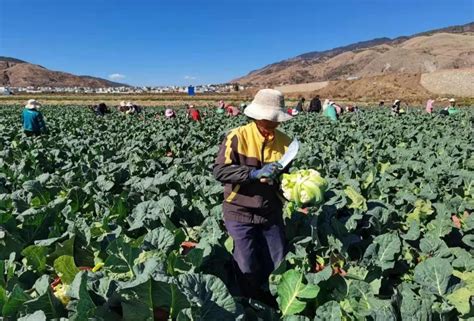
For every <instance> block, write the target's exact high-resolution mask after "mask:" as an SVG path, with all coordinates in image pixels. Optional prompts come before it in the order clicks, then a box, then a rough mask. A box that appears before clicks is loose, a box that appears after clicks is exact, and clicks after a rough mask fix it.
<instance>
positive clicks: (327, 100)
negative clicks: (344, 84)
mask: <svg viewBox="0 0 474 321" xmlns="http://www.w3.org/2000/svg"><path fill="white" fill-rule="evenodd" d="M329 103H330V100H329V99H326V100H324V104H323V113H324V112H325V111H326V109H327V108H328V107H329Z"/></svg>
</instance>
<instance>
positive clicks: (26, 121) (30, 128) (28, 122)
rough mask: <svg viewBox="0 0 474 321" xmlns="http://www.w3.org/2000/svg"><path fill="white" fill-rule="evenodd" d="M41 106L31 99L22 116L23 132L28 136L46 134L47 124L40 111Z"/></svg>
mask: <svg viewBox="0 0 474 321" xmlns="http://www.w3.org/2000/svg"><path fill="white" fill-rule="evenodd" d="M40 107H41V104H40V103H39V102H37V101H36V100H35V99H30V100H28V102H27V103H26V105H25V108H24V109H23V112H22V114H21V118H22V122H23V130H24V132H25V134H26V136H39V135H41V134H42V133H46V124H45V122H44V118H43V114H42V113H41V112H40V111H39V108H40Z"/></svg>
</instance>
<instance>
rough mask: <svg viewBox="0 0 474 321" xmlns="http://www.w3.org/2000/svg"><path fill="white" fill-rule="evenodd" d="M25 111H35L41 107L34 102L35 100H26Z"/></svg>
mask: <svg viewBox="0 0 474 321" xmlns="http://www.w3.org/2000/svg"><path fill="white" fill-rule="evenodd" d="M25 107H26V108H27V109H35V108H40V107H41V104H40V103H39V102H38V101H36V99H30V100H28V102H27V103H26V106H25Z"/></svg>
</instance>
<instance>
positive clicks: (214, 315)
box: [178, 274, 237, 321]
mask: <svg viewBox="0 0 474 321" xmlns="http://www.w3.org/2000/svg"><path fill="white" fill-rule="evenodd" d="M178 288H179V290H180V291H181V292H182V293H183V294H184V295H185V296H186V298H187V300H188V301H189V302H190V304H191V307H192V310H193V314H194V315H196V316H199V318H198V320H226V321H227V320H229V321H231V320H232V321H233V320H235V317H236V315H237V306H236V304H235V301H234V298H233V297H232V295H230V293H229V291H228V290H227V288H226V286H225V284H224V283H223V282H222V281H221V280H220V279H219V278H217V277H215V276H213V275H202V274H182V275H179V276H178Z"/></svg>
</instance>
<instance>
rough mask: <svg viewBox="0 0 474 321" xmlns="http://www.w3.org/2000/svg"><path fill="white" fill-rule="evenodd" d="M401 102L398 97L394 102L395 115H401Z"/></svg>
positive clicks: (393, 110)
mask: <svg viewBox="0 0 474 321" xmlns="http://www.w3.org/2000/svg"><path fill="white" fill-rule="evenodd" d="M400 104H401V101H400V100H399V99H396V100H395V101H394V102H393V105H392V115H394V116H398V115H400Z"/></svg>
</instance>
